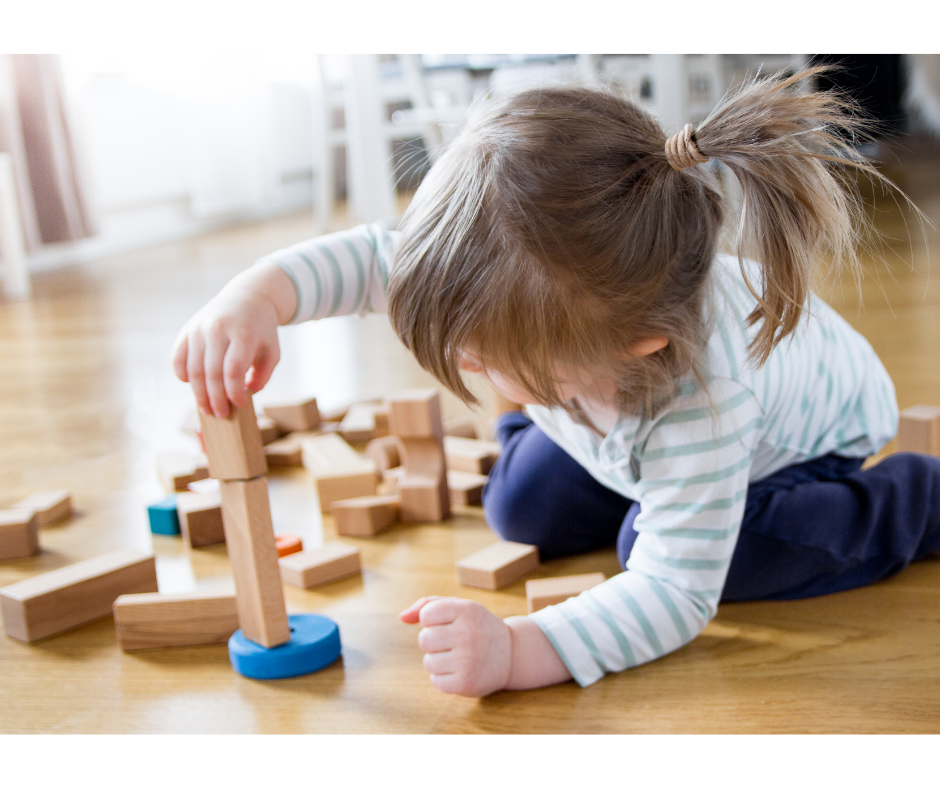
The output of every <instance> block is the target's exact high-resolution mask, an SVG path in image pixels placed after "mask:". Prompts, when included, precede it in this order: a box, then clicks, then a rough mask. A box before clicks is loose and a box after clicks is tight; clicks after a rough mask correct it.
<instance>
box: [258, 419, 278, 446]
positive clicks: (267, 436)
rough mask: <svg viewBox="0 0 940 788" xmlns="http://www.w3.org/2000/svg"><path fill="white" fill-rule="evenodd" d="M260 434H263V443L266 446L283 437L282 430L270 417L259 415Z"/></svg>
mask: <svg viewBox="0 0 940 788" xmlns="http://www.w3.org/2000/svg"><path fill="white" fill-rule="evenodd" d="M258 432H260V433H261V443H262V444H263V445H265V446H267V445H268V444H269V443H273V442H274V441H276V440H277V439H278V438H280V437H281V428H280V427H278V426H277V422H276V421H275V420H274V419H272V418H271V417H270V416H264V415H258Z"/></svg>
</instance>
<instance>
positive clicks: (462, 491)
mask: <svg viewBox="0 0 940 788" xmlns="http://www.w3.org/2000/svg"><path fill="white" fill-rule="evenodd" d="M487 478H488V477H486V476H484V475H483V474H482V473H467V472H466V471H450V470H449V471H447V489H448V490H449V491H450V502H451V503H452V504H455V505H458V506H478V505H479V504H480V503H481V502H482V500H483V485H485V484H486V480H487Z"/></svg>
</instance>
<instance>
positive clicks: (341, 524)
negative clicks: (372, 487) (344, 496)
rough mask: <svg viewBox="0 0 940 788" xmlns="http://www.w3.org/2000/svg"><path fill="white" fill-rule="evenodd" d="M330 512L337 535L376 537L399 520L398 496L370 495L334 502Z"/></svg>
mask: <svg viewBox="0 0 940 788" xmlns="http://www.w3.org/2000/svg"><path fill="white" fill-rule="evenodd" d="M330 511H331V512H332V513H333V518H334V519H335V520H336V533H338V534H342V535H343V536H374V535H375V534H377V533H378V532H379V531H381V530H382V529H383V528H386V527H388V526H389V525H391V524H392V523H394V522H395V521H396V520H397V519H398V512H399V505H398V496H395V495H368V496H364V497H362V498H350V499H348V500H345V501H333V503H332V504H331V505H330Z"/></svg>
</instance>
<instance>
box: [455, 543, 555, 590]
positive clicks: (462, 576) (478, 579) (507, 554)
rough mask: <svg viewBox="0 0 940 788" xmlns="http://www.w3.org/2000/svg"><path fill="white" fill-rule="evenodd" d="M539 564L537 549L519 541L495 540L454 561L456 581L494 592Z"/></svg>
mask: <svg viewBox="0 0 940 788" xmlns="http://www.w3.org/2000/svg"><path fill="white" fill-rule="evenodd" d="M538 565H539V549H538V548H537V547H533V546H532V545H528V544H519V543H518V542H497V543H496V544H491V545H490V546H489V547H484V548H483V549H482V550H480V551H479V552H476V553H474V554H473V555H470V556H467V557H466V558H463V559H461V560H460V561H458V562H457V582H458V583H460V585H463V586H472V587H473V588H486V589H489V590H490V591H495V590H496V589H497V588H502V587H503V586H507V585H509V584H510V583H512V582H513V581H515V580H518V579H519V578H520V577H522V576H523V575H524V574H527V573H528V572H531V571H532V570H533V569H535V567H537V566H538Z"/></svg>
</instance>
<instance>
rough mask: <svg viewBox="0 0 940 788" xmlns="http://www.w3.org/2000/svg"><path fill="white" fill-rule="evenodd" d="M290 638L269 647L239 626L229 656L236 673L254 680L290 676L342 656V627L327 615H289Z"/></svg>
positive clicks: (230, 641) (314, 668)
mask: <svg viewBox="0 0 940 788" xmlns="http://www.w3.org/2000/svg"><path fill="white" fill-rule="evenodd" d="M287 620H288V623H289V624H290V628H291V634H290V640H289V641H288V642H287V643H284V644H282V645H280V646H275V647H274V648H265V647H264V646H261V645H259V644H257V643H255V642H254V641H253V640H249V639H248V638H246V637H245V636H244V635H243V634H242V631H241V630H240V629H239V630H238V631H237V632H236V633H235V634H234V635H232V637H230V638H229V641H228V656H229V659H230V660H231V662H232V667H233V668H235V670H236V672H238V673H241V674H242V675H243V676H247V677H248V678H250V679H287V678H290V677H291V676H304V675H306V674H307V673H313V672H314V671H315V670H320V668H325V667H326V666H327V665H329V664H330V663H331V662H333V661H335V660H336V658H337V657H338V656H339V654H340V651H341V650H342V647H341V645H340V642H339V627H338V626H336V623H335V622H334V621H331V620H330V619H328V618H327V617H326V616H318V615H316V614H314V613H304V614H301V615H297V616H288V617H287Z"/></svg>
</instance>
